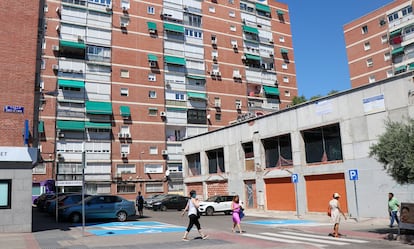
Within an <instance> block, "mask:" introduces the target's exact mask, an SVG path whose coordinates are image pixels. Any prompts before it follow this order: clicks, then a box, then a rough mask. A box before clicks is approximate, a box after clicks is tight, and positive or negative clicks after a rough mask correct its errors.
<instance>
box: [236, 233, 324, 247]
mask: <svg viewBox="0 0 414 249" xmlns="http://www.w3.org/2000/svg"><path fill="white" fill-rule="evenodd" d="M243 236H246V237H251V238H256V239H263V240H270V241H275V242H282V243H289V244H298V243H301V244H307V245H312V246H316V247H324V246H325V245H322V244H316V243H305V242H300V241H293V240H288V239H281V238H273V237H268V236H263V235H258V234H248V233H246V234H243Z"/></svg>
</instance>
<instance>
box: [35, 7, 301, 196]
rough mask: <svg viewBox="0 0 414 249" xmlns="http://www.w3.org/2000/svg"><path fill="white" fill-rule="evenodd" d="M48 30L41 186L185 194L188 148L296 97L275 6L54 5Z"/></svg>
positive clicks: (284, 25) (284, 12) (289, 49)
mask: <svg viewBox="0 0 414 249" xmlns="http://www.w3.org/2000/svg"><path fill="white" fill-rule="evenodd" d="M44 20H45V26H44V30H45V36H44V40H43V57H42V71H41V86H42V89H41V91H42V96H41V98H40V99H41V105H40V106H39V109H40V120H39V121H40V124H41V127H42V129H41V130H40V131H41V133H40V135H41V136H40V138H41V157H42V160H43V163H42V164H40V165H39V166H38V167H37V168H36V172H35V174H34V175H33V178H37V180H45V179H41V178H49V177H50V176H51V177H52V178H53V179H55V180H56V182H57V185H58V187H59V190H60V191H73V190H78V189H79V188H80V186H81V185H82V180H83V179H84V180H85V183H86V184H85V186H86V190H87V192H88V193H91V194H94V193H114V194H120V195H123V196H125V197H126V198H128V199H133V198H134V197H135V195H136V192H137V191H142V192H143V194H144V195H145V196H147V195H151V194H154V193H161V192H179V193H181V192H182V191H183V178H182V163H181V162H182V148H181V140H182V139H184V138H186V137H191V136H194V135H197V134H199V133H202V132H207V131H210V130H215V129H218V128H221V127H224V126H226V125H228V124H229V123H231V122H234V121H235V120H237V119H243V118H246V117H252V116H259V115H263V114H265V113H269V112H274V111H277V110H279V109H283V108H285V107H287V106H288V105H289V104H290V102H291V99H292V98H293V96H296V95H297V86H296V72H295V61H294V53H293V45H292V36H291V30H290V19H289V10H288V6H287V5H286V4H282V3H279V2H276V1H268V2H267V1H239V0H229V1H220V2H218V1H201V0H186V1H173V0H151V1H138V0H116V1H111V0H103V1H102V0H101V1H98V0H62V1H46V4H45V15H44ZM83 176H84V177H83Z"/></svg>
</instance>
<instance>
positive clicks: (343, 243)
mask: <svg viewBox="0 0 414 249" xmlns="http://www.w3.org/2000/svg"><path fill="white" fill-rule="evenodd" d="M261 234H263V235H267V236H272V237H279V238H284V239H293V240H301V241H310V242H317V243H323V244H330V245H337V246H344V245H347V244H348V243H345V242H339V241H338V242H337V241H328V240H323V239H314V238H308V237H299V236H301V235H297V236H293V235H285V234H278V233H261Z"/></svg>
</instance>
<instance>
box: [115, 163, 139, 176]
mask: <svg viewBox="0 0 414 249" xmlns="http://www.w3.org/2000/svg"><path fill="white" fill-rule="evenodd" d="M116 173H118V174H135V173H136V167H135V164H118V165H116Z"/></svg>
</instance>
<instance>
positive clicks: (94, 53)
mask: <svg viewBox="0 0 414 249" xmlns="http://www.w3.org/2000/svg"><path fill="white" fill-rule="evenodd" d="M87 59H88V60H93V61H104V62H109V61H110V60H111V49H110V48H105V47H98V46H91V45H89V46H88V47H87Z"/></svg>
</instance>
